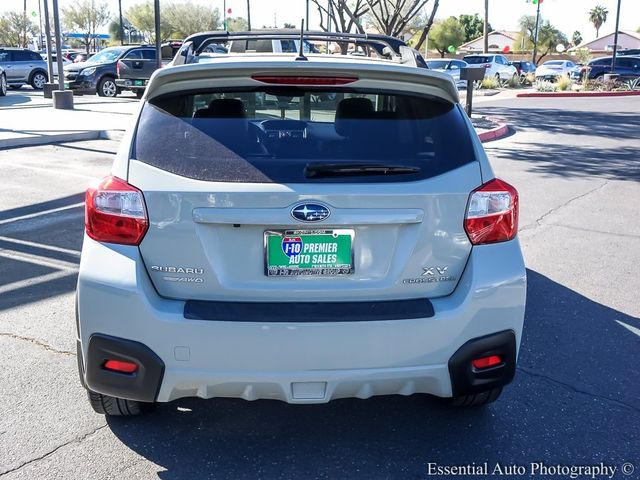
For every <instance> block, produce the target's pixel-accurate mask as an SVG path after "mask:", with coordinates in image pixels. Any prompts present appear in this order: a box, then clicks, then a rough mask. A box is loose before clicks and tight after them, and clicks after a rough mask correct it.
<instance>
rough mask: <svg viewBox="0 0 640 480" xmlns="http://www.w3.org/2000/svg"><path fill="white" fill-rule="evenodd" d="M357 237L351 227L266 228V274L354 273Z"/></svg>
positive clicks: (324, 275) (326, 275)
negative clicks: (354, 246) (354, 243)
mask: <svg viewBox="0 0 640 480" xmlns="http://www.w3.org/2000/svg"><path fill="white" fill-rule="evenodd" d="M354 237H355V232H354V230H353V229H348V228H334V229H290V230H267V231H265V232H264V272H265V275H266V276H268V277H288V276H315V277H334V276H339V275H350V274H352V273H353V272H354V265H353V240H354Z"/></svg>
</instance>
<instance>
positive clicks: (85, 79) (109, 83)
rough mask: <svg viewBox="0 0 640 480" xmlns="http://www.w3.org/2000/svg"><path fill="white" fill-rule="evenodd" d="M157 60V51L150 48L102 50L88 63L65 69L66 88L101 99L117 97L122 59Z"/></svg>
mask: <svg viewBox="0 0 640 480" xmlns="http://www.w3.org/2000/svg"><path fill="white" fill-rule="evenodd" d="M140 55H145V57H144V58H147V57H149V56H150V58H155V49H154V48H153V47H150V46H140V45H125V46H121V47H109V48H105V49H104V50H101V51H100V52H98V53H96V54H95V55H93V56H92V57H90V58H89V59H88V60H87V61H86V62H80V63H73V64H71V65H67V66H66V67H64V81H65V87H66V88H69V89H70V90H75V91H77V92H80V93H89V94H92V93H97V94H98V95H100V96H101V97H115V96H117V95H118V93H119V88H118V86H117V85H116V78H117V76H118V73H117V67H116V65H117V63H118V60H120V59H127V58H129V57H131V58H140Z"/></svg>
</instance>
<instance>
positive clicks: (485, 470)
mask: <svg viewBox="0 0 640 480" xmlns="http://www.w3.org/2000/svg"><path fill="white" fill-rule="evenodd" d="M634 472H635V466H634V465H633V464H632V463H630V462H624V463H622V464H621V465H614V464H605V463H602V462H600V463H595V464H591V465H561V464H548V463H545V462H531V463H527V464H522V465H521V464H515V463H514V464H508V463H501V462H496V463H493V464H492V463H489V462H484V463H475V462H473V463H469V464H460V465H442V464H439V463H437V462H429V463H427V475H429V476H430V477H473V478H477V477H503V476H509V477H514V476H515V477H519V476H521V477H545V478H549V477H559V478H570V479H579V478H591V479H596V478H609V479H611V478H614V477H616V475H617V476H618V477H620V476H621V475H622V476H626V477H631V476H632V475H633V474H634ZM618 474H621V475H618Z"/></svg>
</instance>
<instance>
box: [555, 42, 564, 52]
mask: <svg viewBox="0 0 640 480" xmlns="http://www.w3.org/2000/svg"><path fill="white" fill-rule="evenodd" d="M564 49H565V47H564V45H563V44H561V43H559V44H558V45H556V52H558V53H562V52H564Z"/></svg>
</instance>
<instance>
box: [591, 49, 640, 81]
mask: <svg viewBox="0 0 640 480" xmlns="http://www.w3.org/2000/svg"><path fill="white" fill-rule="evenodd" d="M611 58H612V57H610V56H609V57H600V58H596V59H594V60H591V61H590V62H589V63H588V64H587V66H586V67H582V69H581V70H580V76H581V78H584V76H585V75H587V78H588V79H589V80H602V79H603V78H604V75H605V74H606V73H612V72H611ZM613 73H617V74H618V75H620V79H621V80H631V79H635V78H638V77H640V56H632V55H625V56H622V57H617V58H616V69H615V72H613Z"/></svg>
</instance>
